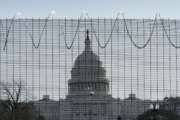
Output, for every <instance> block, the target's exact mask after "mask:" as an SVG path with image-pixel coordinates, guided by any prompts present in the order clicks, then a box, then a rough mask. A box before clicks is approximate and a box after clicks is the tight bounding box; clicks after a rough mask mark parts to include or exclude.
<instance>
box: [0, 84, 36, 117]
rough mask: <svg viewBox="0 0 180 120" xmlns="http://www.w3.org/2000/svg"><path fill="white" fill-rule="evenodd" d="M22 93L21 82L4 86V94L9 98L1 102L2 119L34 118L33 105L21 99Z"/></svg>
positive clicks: (0, 114)
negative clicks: (11, 85)
mask: <svg viewBox="0 0 180 120" xmlns="http://www.w3.org/2000/svg"><path fill="white" fill-rule="evenodd" d="M21 93H22V84H21V82H19V83H15V84H14V85H13V87H10V86H9V85H5V86H4V94H5V95H6V96H7V100H3V101H1V103H0V106H1V107H2V110H1V111H0V116H1V117H0V120H32V118H33V106H32V104H31V103H26V102H21V101H20V97H21Z"/></svg>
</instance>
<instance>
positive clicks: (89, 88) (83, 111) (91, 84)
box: [35, 31, 150, 120]
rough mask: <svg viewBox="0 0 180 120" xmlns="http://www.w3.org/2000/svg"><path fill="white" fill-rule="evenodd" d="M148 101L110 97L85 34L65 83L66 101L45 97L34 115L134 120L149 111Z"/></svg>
mask: <svg viewBox="0 0 180 120" xmlns="http://www.w3.org/2000/svg"><path fill="white" fill-rule="evenodd" d="M149 105H150V101H143V100H141V99H138V98H136V97H135V95H134V94H130V95H129V97H128V98H126V99H123V100H121V99H119V98H113V97H112V95H110V94H109V81H108V79H107V78H106V70H105V68H103V67H102V62H101V61H100V59H99V56H98V55H96V54H95V53H94V52H93V50H92V47H91V41H90V39H89V32H88V31H86V38H85V48H84V51H83V52H82V53H81V54H80V55H79V56H78V57H77V59H76V60H75V63H74V66H73V68H72V70H71V79H70V80H69V81H68V95H67V97H66V99H61V100H59V101H54V100H51V99H50V98H49V96H47V95H45V96H44V97H43V99H42V100H39V101H36V102H35V106H37V107H36V111H35V112H36V113H39V114H41V115H42V116H44V117H45V120H117V118H119V117H121V118H122V120H133V119H134V118H136V117H137V115H139V114H142V113H143V112H144V111H145V110H147V109H149Z"/></svg>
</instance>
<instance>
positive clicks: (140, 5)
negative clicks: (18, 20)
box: [0, 0, 180, 18]
mask: <svg viewBox="0 0 180 120" xmlns="http://www.w3.org/2000/svg"><path fill="white" fill-rule="evenodd" d="M179 5H180V1H179V0H0V17H12V16H14V15H15V14H16V13H17V12H21V13H22V16H23V17H46V16H47V15H48V13H50V11H52V10H55V11H56V17H64V16H67V17H77V16H80V15H81V13H82V12H83V11H87V12H88V14H89V16H92V17H97V16H99V17H115V16H116V14H117V13H118V12H123V13H125V15H126V17H130V18H134V17H135V18H143V17H144V18H153V17H154V15H155V14H156V13H160V14H161V16H162V17H166V18H180V14H179V12H178V11H180V7H179Z"/></svg>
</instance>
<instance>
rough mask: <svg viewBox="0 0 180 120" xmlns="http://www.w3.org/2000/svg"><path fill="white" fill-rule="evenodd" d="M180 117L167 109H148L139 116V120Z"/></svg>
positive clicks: (175, 119)
mask: <svg viewBox="0 0 180 120" xmlns="http://www.w3.org/2000/svg"><path fill="white" fill-rule="evenodd" d="M179 119H180V117H179V116H178V115H176V114H175V113H173V112H170V111H166V110H162V109H159V110H154V109H153V110H148V111H145V112H144V113H143V114H142V115H139V116H138V117H137V120H179Z"/></svg>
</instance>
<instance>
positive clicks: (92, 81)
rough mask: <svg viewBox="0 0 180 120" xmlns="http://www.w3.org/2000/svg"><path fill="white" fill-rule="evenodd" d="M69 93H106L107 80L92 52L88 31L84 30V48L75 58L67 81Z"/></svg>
mask: <svg viewBox="0 0 180 120" xmlns="http://www.w3.org/2000/svg"><path fill="white" fill-rule="evenodd" d="M68 88H69V94H70V95H89V94H90V93H91V94H92V93H93V94H95V95H107V94H108V91H109V82H108V80H107V79H106V71H105V69H104V68H103V67H102V62H101V61H100V59H99V56H98V55H96V54H95V53H93V50H92V47H91V41H90V39H89V32H88V30H87V32H86V39H85V48H84V51H83V52H82V54H80V55H79V56H78V57H77V59H76V60H75V63H74V66H73V68H72V70H71V79H70V80H69V81H68Z"/></svg>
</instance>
